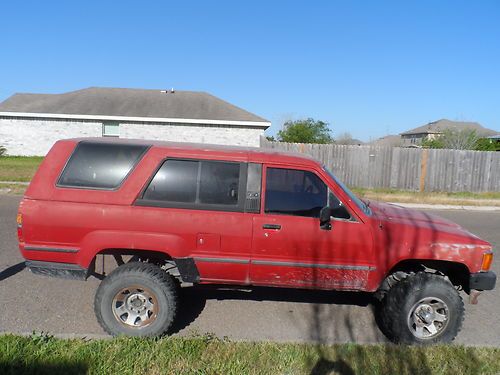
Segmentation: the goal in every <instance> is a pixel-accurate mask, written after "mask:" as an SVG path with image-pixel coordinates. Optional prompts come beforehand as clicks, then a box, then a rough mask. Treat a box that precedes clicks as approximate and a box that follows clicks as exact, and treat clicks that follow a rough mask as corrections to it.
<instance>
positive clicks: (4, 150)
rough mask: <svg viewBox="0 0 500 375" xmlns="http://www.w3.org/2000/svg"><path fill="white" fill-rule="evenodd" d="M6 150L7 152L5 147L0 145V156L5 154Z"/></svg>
mask: <svg viewBox="0 0 500 375" xmlns="http://www.w3.org/2000/svg"><path fill="white" fill-rule="evenodd" d="M6 152H7V149H6V148H5V147H3V146H0V156H3V155H5V153H6Z"/></svg>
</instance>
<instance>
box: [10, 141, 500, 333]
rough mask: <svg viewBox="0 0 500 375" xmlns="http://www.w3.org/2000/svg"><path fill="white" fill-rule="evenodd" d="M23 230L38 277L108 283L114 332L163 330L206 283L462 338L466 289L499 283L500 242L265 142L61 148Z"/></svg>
mask: <svg viewBox="0 0 500 375" xmlns="http://www.w3.org/2000/svg"><path fill="white" fill-rule="evenodd" d="M17 225H18V237H19V248H20V250H21V253H22V255H23V256H24V258H26V259H27V261H26V264H27V266H28V267H29V268H30V269H31V271H32V272H33V273H36V274H43V275H50V276H58V277H64V278H71V279H82V280H85V279H86V278H88V277H89V276H96V277H99V278H101V279H102V282H101V284H100V286H99V288H98V290H97V292H96V296H95V313H96V315H97V319H98V321H99V323H100V324H101V325H102V327H103V328H104V329H105V330H106V331H107V332H108V333H110V334H112V335H118V334H125V335H133V336H156V335H161V334H163V333H164V332H166V331H167V330H168V328H169V327H170V325H171V324H172V321H173V320H174V317H175V315H176V310H177V306H178V288H179V285H180V283H186V284H187V283H192V284H197V283H199V284H234V285H245V286H251V285H261V286H275V287H292V288H309V289H330V290H350V291H366V292H374V293H376V294H375V295H376V296H377V297H378V298H379V299H380V300H381V303H380V309H381V314H380V315H381V317H382V325H383V328H384V329H383V330H384V331H385V332H387V334H388V335H389V336H390V338H391V339H393V340H394V341H396V342H403V343H435V342H449V341H451V340H452V339H453V338H454V337H455V336H456V335H457V333H458V331H459V329H460V327H461V324H462V320H463V315H464V306H463V302H462V299H461V297H460V294H459V290H461V289H463V290H464V291H465V292H467V293H468V294H469V295H470V299H471V300H472V302H473V303H474V302H475V300H476V298H477V295H478V293H479V291H480V290H491V289H493V288H494V286H495V282H496V275H495V274H494V273H493V272H491V271H489V270H490V266H491V262H492V258H493V252H492V247H491V245H490V244H489V243H488V242H486V241H484V240H482V239H480V238H478V237H476V236H475V235H473V234H472V233H469V232H468V231H467V230H465V229H463V228H461V227H460V226H458V225H456V224H454V223H452V222H450V221H447V220H444V219H441V218H439V217H437V216H433V215H430V214H427V213H424V212H419V211H415V210H410V209H406V208H402V207H399V206H396V205H391V204H383V203H376V202H371V204H369V203H368V202H363V201H362V200H360V199H358V198H357V197H356V196H355V195H353V194H352V193H351V192H350V191H349V189H348V188H347V187H345V186H344V185H343V184H342V183H341V182H340V181H339V180H337V178H336V177H335V176H334V175H333V174H332V173H331V172H329V171H328V170H327V169H326V168H325V167H324V166H323V165H321V164H320V163H319V162H317V161H315V160H313V159H311V158H308V157H305V156H303V155H298V154H287V153H280V152H274V151H269V150H262V149H257V148H255V149H247V148H237V147H220V146H208V145H195V144H188V143H167V142H156V141H136V140H123V139H116V140H109V139H72V140H63V141H59V142H57V143H56V144H55V145H54V146H53V148H52V149H51V150H50V152H49V153H48V155H47V156H46V158H45V160H44V161H43V163H42V164H41V166H40V168H39V170H38V172H37V173H36V175H35V177H34V178H33V180H32V182H31V184H30V186H29V188H28V190H27V191H26V194H25V196H24V198H23V200H22V202H21V204H20V206H19V214H18V217H17ZM107 258H111V259H114V260H113V262H107V265H108V266H109V264H110V263H113V264H115V263H116V266H115V267H114V269H113V270H112V271H111V272H110V273H109V274H108V275H107V276H106V274H107V273H108V272H105V271H106V268H105V267H104V264H105V262H104V260H105V259H107Z"/></svg>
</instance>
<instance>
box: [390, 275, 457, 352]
mask: <svg viewBox="0 0 500 375" xmlns="http://www.w3.org/2000/svg"><path fill="white" fill-rule="evenodd" d="M463 318H464V304H463V301H462V298H461V297H460V295H459V294H458V291H457V290H456V289H455V287H454V286H453V285H452V284H451V283H450V282H449V281H448V280H447V279H445V278H444V277H442V276H439V275H435V274H429V273H425V272H421V273H416V274H412V275H409V276H408V277H406V278H405V279H403V280H401V281H399V282H398V283H397V284H396V285H394V286H393V287H392V288H391V289H390V290H389V292H388V293H387V296H386V298H385V301H384V303H383V307H382V321H383V322H384V326H385V328H386V329H387V331H388V333H389V335H390V338H391V339H392V340H393V341H395V342H397V343H403V344H423V345H425V344H436V343H447V342H451V341H453V339H454V338H455V337H456V336H457V334H458V332H459V331H460V328H461V327H462V321H463Z"/></svg>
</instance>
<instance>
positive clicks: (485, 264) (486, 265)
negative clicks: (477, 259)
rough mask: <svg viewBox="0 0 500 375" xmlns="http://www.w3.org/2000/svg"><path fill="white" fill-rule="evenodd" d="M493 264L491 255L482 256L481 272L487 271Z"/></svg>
mask: <svg viewBox="0 0 500 375" xmlns="http://www.w3.org/2000/svg"><path fill="white" fill-rule="evenodd" d="M491 263H493V253H486V254H483V262H482V264H481V271H488V270H489V269H490V267H491Z"/></svg>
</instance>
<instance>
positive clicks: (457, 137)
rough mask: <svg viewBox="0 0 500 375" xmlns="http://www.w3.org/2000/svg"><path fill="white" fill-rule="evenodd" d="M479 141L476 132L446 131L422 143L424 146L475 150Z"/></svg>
mask: <svg viewBox="0 0 500 375" xmlns="http://www.w3.org/2000/svg"><path fill="white" fill-rule="evenodd" d="M478 139H479V137H478V136H477V134H476V131H475V130H469V129H463V130H454V129H446V130H444V131H443V132H442V133H441V134H440V135H439V136H438V137H437V138H435V139H432V140H424V141H422V146H423V147H428V148H447V149H453V150H475V148H476V143H477V141H478Z"/></svg>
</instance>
